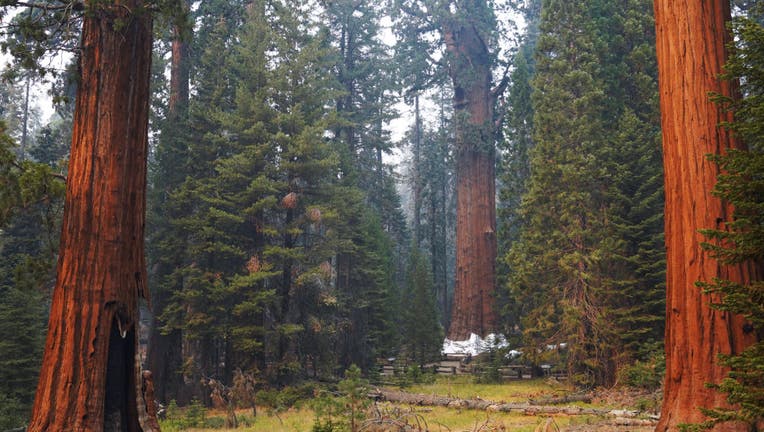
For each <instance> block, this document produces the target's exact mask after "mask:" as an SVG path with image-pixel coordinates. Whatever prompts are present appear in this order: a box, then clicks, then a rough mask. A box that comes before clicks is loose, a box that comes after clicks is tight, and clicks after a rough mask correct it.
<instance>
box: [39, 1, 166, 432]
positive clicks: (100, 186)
mask: <svg viewBox="0 0 764 432" xmlns="http://www.w3.org/2000/svg"><path fill="white" fill-rule="evenodd" d="M142 6H143V3H142V1H141V0H126V1H124V2H115V3H108V2H107V3H96V4H89V5H87V8H88V13H86V14H85V19H84V22H83V30H82V45H81V58H80V70H81V74H82V75H81V77H82V79H81V82H80V86H79V93H78V95H77V100H76V105H75V115H74V129H73V137H72V151H71V159H70V163H69V174H68V177H67V189H66V200H65V209H64V220H63V227H62V235H61V245H60V251H59V257H60V258H59V261H58V278H57V281H56V286H55V289H54V292H53V301H52V305H51V313H50V320H49V324H48V335H47V340H46V343H45V352H44V355H43V364H42V370H41V373H40V381H39V384H38V387H37V394H36V396H35V403H34V407H33V411H32V418H31V422H30V425H29V429H28V430H29V431H103V430H107V431H109V430H117V428H118V429H119V430H122V431H142V430H143V431H147V430H152V429H151V428H150V427H146V426H145V425H143V424H141V423H142V421H141V420H139V418H140V419H145V416H146V404H145V402H144V401H143V395H142V391H141V386H142V379H141V373H140V365H139V363H138V361H137V357H136V355H135V353H136V352H137V328H136V327H137V326H136V323H137V321H138V299H139V297H144V298H147V297H148V293H147V292H146V286H145V280H146V271H145V262H144V255H143V225H144V209H145V188H146V152H147V142H148V140H147V128H148V107H149V105H148V101H149V72H150V63H151V37H152V33H151V16H150V13H149V12H148V11H145V10H143V8H142Z"/></svg>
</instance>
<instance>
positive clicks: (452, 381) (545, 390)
mask: <svg viewBox="0 0 764 432" xmlns="http://www.w3.org/2000/svg"><path fill="white" fill-rule="evenodd" d="M405 390H406V391H408V392H410V393H422V394H435V395H439V396H448V397H454V398H460V399H474V398H481V399H485V400H490V401H494V402H502V401H503V402H507V403H512V402H525V401H527V400H528V399H529V398H541V397H551V396H561V395H563V394H565V393H566V392H570V389H569V388H567V386H565V385H564V384H555V385H552V384H549V383H548V382H547V380H545V379H543V378H536V379H530V380H512V381H507V382H505V383H501V384H475V383H474V381H473V378H472V377H471V376H468V375H457V376H453V377H438V379H437V380H436V382H435V383H434V384H422V385H413V386H410V387H407V388H406V389H405Z"/></svg>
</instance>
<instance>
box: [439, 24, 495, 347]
mask: <svg viewBox="0 0 764 432" xmlns="http://www.w3.org/2000/svg"><path fill="white" fill-rule="evenodd" d="M444 35H445V40H446V48H447V50H448V56H449V72H450V74H451V79H452V81H453V84H454V118H455V121H456V122H455V124H456V182H457V183H456V285H455V287H454V305H453V310H452V315H451V327H450V328H449V331H448V337H449V338H450V339H452V340H464V339H467V338H468V337H469V335H470V333H475V334H478V335H481V336H485V335H486V334H488V333H490V332H492V331H494V330H495V323H496V318H495V311H494V308H493V301H494V295H493V291H494V285H495V279H496V276H495V267H496V264H495V262H496V204H495V191H496V186H495V178H494V177H495V176H494V172H495V166H494V146H493V141H494V126H493V121H494V119H493V113H494V96H493V94H492V92H491V59H490V55H489V53H488V47H487V46H486V45H485V43H484V41H483V39H482V38H481V35H480V34H478V31H477V29H476V27H475V26H474V25H470V24H468V23H465V22H458V23H454V24H451V25H447V26H446V28H445V31H444Z"/></svg>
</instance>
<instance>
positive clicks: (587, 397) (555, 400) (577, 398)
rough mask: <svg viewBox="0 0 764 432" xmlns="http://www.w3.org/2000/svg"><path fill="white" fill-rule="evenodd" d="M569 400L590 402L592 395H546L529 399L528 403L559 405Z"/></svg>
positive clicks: (569, 401)
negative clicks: (546, 396) (541, 397)
mask: <svg viewBox="0 0 764 432" xmlns="http://www.w3.org/2000/svg"><path fill="white" fill-rule="evenodd" d="M571 402H585V403H592V395H590V394H571V395H565V396H560V397H548V398H543V399H530V400H529V401H528V403H530V404H531V405H560V404H566V403H571Z"/></svg>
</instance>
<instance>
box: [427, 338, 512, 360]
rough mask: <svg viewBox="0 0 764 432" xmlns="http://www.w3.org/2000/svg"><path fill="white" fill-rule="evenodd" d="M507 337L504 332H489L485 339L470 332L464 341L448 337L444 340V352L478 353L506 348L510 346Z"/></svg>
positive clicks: (442, 350)
mask: <svg viewBox="0 0 764 432" xmlns="http://www.w3.org/2000/svg"><path fill="white" fill-rule="evenodd" d="M508 346H509V344H508V343H507V338H505V337H504V335H502V334H493V333H491V334H489V335H488V336H486V337H485V339H483V338H481V337H480V336H478V335H476V334H475V333H471V334H470V338H469V339H467V340H463V341H452V340H451V339H446V340H444V341H443V349H441V352H442V353H443V354H470V355H473V356H474V355H478V354H480V353H484V352H486V351H488V350H490V349H492V348H493V349H496V348H505V347H508Z"/></svg>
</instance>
